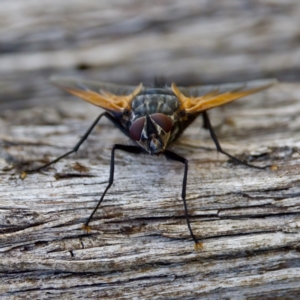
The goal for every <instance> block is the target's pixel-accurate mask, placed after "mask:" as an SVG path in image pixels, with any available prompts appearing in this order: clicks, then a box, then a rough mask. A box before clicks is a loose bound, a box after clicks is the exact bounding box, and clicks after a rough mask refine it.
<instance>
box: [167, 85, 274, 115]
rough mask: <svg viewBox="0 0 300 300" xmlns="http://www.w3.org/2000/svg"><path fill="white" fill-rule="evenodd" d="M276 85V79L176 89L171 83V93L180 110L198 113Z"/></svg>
mask: <svg viewBox="0 0 300 300" xmlns="http://www.w3.org/2000/svg"><path fill="white" fill-rule="evenodd" d="M275 83H277V80H276V79H265V80H255V81H249V82H245V83H227V84H221V85H207V86H205V85H204V86H196V87H191V88H183V87H177V86H176V84H175V83H172V91H173V93H174V94H175V95H176V96H177V97H178V99H179V101H180V102H181V108H182V109H183V110H185V111H186V112H187V113H200V112H202V111H205V110H208V109H210V108H213V107H217V106H220V105H223V104H226V103H229V102H231V101H234V100H236V99H238V98H241V97H244V96H247V95H250V94H253V93H256V92H259V91H261V90H264V89H266V88H268V87H270V86H272V85H273V84H275Z"/></svg>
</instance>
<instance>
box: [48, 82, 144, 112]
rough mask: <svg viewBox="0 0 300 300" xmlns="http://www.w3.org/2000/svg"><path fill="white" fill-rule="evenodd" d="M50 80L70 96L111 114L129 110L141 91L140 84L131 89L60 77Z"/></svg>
mask: <svg viewBox="0 0 300 300" xmlns="http://www.w3.org/2000/svg"><path fill="white" fill-rule="evenodd" d="M50 80H51V82H52V83H54V84H55V85H57V86H59V87H60V88H62V89H64V90H65V91H67V92H69V93H70V94H72V95H74V96H77V97H79V98H82V99H84V100H86V101H88V102H90V103H92V104H94V105H96V106H100V107H101V108H103V109H105V110H108V111H113V112H123V111H124V110H125V109H129V110H130V103H131V101H132V100H133V98H134V97H135V96H136V95H138V94H139V93H140V92H141V91H142V90H143V85H142V84H140V85H138V86H137V87H133V86H126V85H117V84H112V83H104V82H93V81H81V80H77V79H72V78H65V77H60V76H55V77H52V78H51V79H50Z"/></svg>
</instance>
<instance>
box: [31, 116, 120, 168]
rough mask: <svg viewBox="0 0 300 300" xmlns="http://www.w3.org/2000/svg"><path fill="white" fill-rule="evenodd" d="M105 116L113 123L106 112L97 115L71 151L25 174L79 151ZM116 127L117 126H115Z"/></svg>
mask: <svg viewBox="0 0 300 300" xmlns="http://www.w3.org/2000/svg"><path fill="white" fill-rule="evenodd" d="M103 116H105V117H107V118H108V119H110V120H112V121H113V122H114V119H113V117H112V116H111V115H110V114H109V113H107V112H104V113H102V114H101V115H99V116H98V117H97V119H96V120H95V121H94V122H93V124H92V125H91V126H90V127H89V129H88V130H87V131H86V133H85V134H84V135H83V136H82V137H81V139H80V140H79V142H78V143H77V144H76V145H75V146H74V147H73V149H71V150H70V151H68V152H66V153H65V154H63V155H61V156H59V157H58V158H55V159H54V160H52V161H50V162H49V163H47V164H45V165H43V166H41V167H38V168H36V169H33V170H27V171H26V173H34V172H38V171H40V170H42V169H44V168H47V167H49V166H50V165H52V164H55V163H56V162H58V161H59V160H61V159H62V158H64V157H66V156H68V155H70V154H72V153H74V152H75V153H76V152H77V151H78V149H79V147H80V146H81V144H82V143H83V142H84V141H85V140H86V139H87V137H88V136H89V135H90V133H91V132H92V130H93V129H94V128H95V126H96V125H97V123H98V122H99V121H100V119H101V118H102V117H103ZM116 125H117V124H116Z"/></svg>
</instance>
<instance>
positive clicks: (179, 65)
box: [0, 0, 300, 113]
mask: <svg viewBox="0 0 300 300" xmlns="http://www.w3.org/2000/svg"><path fill="white" fill-rule="evenodd" d="M53 74H60V75H72V76H77V77H83V78H89V79H94V80H101V81H110V82H116V83H125V84H126V83H128V84H138V83H140V82H144V83H145V84H149V85H151V84H153V81H154V78H155V77H163V78H165V79H166V81H167V82H168V83H170V82H172V81H176V82H177V83H178V84H182V85H193V84H199V83H203V84H207V83H223V82H231V81H244V80H251V79H258V78H266V77H276V78H278V79H279V80H281V81H299V79H300V1H299V0H285V1H282V0H248V1H247V0H223V1H208V0H199V1H194V0H185V1H182V0H159V1H140V0H110V1H99V0H85V1H80V0H64V1H61V0H43V1H39V0H1V10H0V113H3V112H4V111H5V110H7V109H22V108H26V107H32V106H37V105H40V106H45V105H55V102H56V100H55V97H56V96H57V95H58V94H59V93H61V95H65V94H63V93H62V92H60V91H58V89H57V88H55V87H52V86H51V85H50V83H49V82H48V78H49V76H51V75H53ZM50 100H51V101H50Z"/></svg>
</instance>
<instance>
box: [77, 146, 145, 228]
mask: <svg viewBox="0 0 300 300" xmlns="http://www.w3.org/2000/svg"><path fill="white" fill-rule="evenodd" d="M115 150H123V151H125V152H129V153H141V152H142V149H141V148H140V147H138V146H131V145H121V144H115V145H114V146H113V148H112V150H111V158H110V175H109V180H108V185H107V187H106V188H105V190H104V192H103V194H102V196H101V198H100V200H99V201H98V203H97V205H96V207H95V208H94V210H93V211H92V213H91V214H90V216H89V218H88V219H87V220H86V222H85V223H84V225H83V226H82V229H84V230H86V231H87V232H89V231H90V227H89V223H90V221H91V219H92V217H93V215H94V214H95V212H96V211H97V209H98V207H99V206H100V204H101V202H102V201H103V199H104V196H105V194H106V193H107V191H108V190H109V188H110V187H111V185H112V184H113V182H114V173H115Z"/></svg>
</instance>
